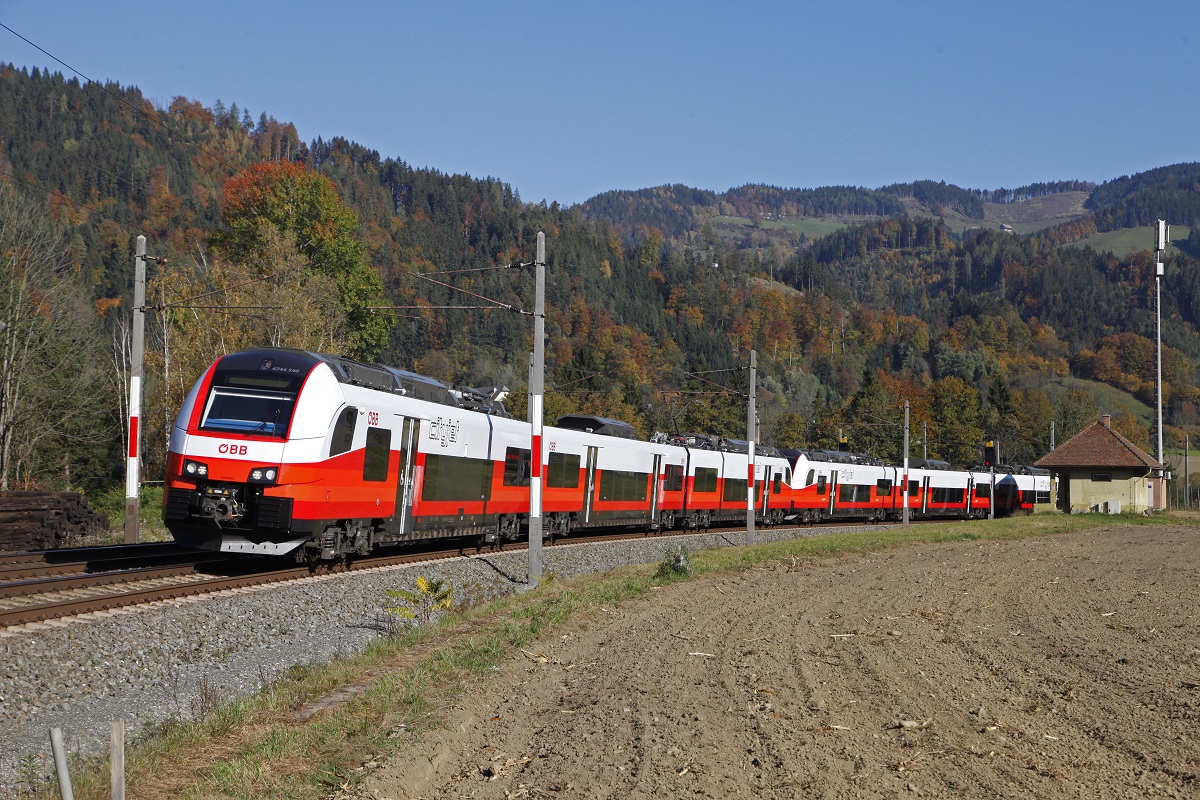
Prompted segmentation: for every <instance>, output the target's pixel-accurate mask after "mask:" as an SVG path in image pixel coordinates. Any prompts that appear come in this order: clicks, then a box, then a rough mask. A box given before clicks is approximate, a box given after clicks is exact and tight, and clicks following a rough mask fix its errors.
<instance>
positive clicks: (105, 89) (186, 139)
mask: <svg viewBox="0 0 1200 800" xmlns="http://www.w3.org/2000/svg"><path fill="white" fill-rule="evenodd" d="M0 28H4V30H6V31H8V32H9V33H11V34H12V35H13V36H16V37H17V38H18V39H20V40H21V41H23V42H25V44H27V45H29V46H30V47H32V48H34V49H35V50H37V51H38V52H40V53H42V54H43V55H45V56H47V57H48V58H52V59H54V60H55V61H57V62H58V63H59V64H61V65H62V66H64V67H66V68H67V69H69V70H70V71H71V72H74V73H75V74H76V75H78V76H79V77H81V78H83V79H84V80H85V81H87V82H88V83H94V84H96V85H97V86H99V87H100V90H101V91H102V92H104V93H105V94H107V95H108V96H109V97H112V98H113V99H114V100H116V101H117V102H118V103H120V104H121V105H123V106H125V107H126V108H128V109H129V110H131V111H133V112H134V113H136V114H139V115H141V116H142V117H144V118H146V119H147V120H149V121H150V122H152V123H153V124H155V125H157V126H158V127H160V128H162V129H163V130H164V131H166V132H167V133H168V134H169V135H171V136H175V137H176V138H178V139H180V140H182V141H184V142H187V143H188V144H190V145H191V146H192V147H195V148H196V149H197V150H199V151H200V152H201V153H204V154H205V155H207V156H209V157H210V158H212V159H215V160H216V161H218V162H220V163H221V164H224V165H225V166H226V167H228V168H229V169H230V170H233V171H237V167H235V166H233V165H232V164H230V163H229V162H228V161H226V160H225V159H223V158H221V157H220V156H219V155H217V154H215V153H212V152H210V151H208V150H206V149H205V148H204V147H202V146H200V145H199V144H198V143H197V142H196V141H195V140H193V139H191V138H189V137H187V136H184V135H183V134H182V133H179V132H178V131H175V130H172V129H171V128H170V127H169V126H168V125H166V124H165V123H164V122H163V121H162V120H160V119H157V118H156V117H154V116H151V115H149V114H147V113H146V112H145V111H142V110H141V109H140V108H138V107H137V106H134V105H132V104H131V103H129V101H127V100H126V99H125V98H124V97H121V96H120V95H119V94H116V93H115V92H111V91H109V89H108V87H106V86H104V85H103V84H102V83H100V82H99V81H96V80H93V79H91V78H89V77H88V76H87V75H84V74H83V73H82V72H80V71H79V70H77V69H75V68H74V67H72V66H71V65H70V64H68V63H67V62H65V61H63V60H62V59H61V58H59V57H58V56H56V55H54V54H53V53H51V52H49V51H47V50H46V49H45V48H43V47H40V46H39V45H37V44H34V43H33V42H31V41H30V40H29V39H27V38H25V37H24V36H22V35H21V34H19V33H17V32H16V31H14V30H13V29H12V28H10V27H8V26H7V25H5V24H4V23H3V22H0Z"/></svg>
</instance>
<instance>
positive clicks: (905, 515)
mask: <svg viewBox="0 0 1200 800" xmlns="http://www.w3.org/2000/svg"><path fill="white" fill-rule="evenodd" d="M902 478H903V480H904V487H903V490H902V492H903V493H902V495H901V496H902V497H903V498H904V511H903V512H902V514H903V517H902V519H903V524H905V525H907V524H908V515H909V511H908V401H907V400H905V401H904V471H903V473H902Z"/></svg>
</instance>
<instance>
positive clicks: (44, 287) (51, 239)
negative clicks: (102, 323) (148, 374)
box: [0, 186, 111, 489]
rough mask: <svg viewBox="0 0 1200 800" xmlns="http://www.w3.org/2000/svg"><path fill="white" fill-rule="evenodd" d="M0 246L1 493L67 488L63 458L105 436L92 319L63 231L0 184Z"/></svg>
mask: <svg viewBox="0 0 1200 800" xmlns="http://www.w3.org/2000/svg"><path fill="white" fill-rule="evenodd" d="M0 248H2V249H0V259H2V260H0V325H2V326H3V327H2V328H0V489H8V488H10V487H12V486H21V487H26V486H33V485H40V484H47V485H58V486H63V485H70V484H71V483H72V481H73V479H72V475H71V466H72V465H71V461H70V458H71V456H70V453H71V452H72V451H73V450H76V449H78V447H79V446H80V445H83V444H85V443H87V444H90V443H91V442H92V441H94V440H96V439H97V438H98V437H102V436H104V435H105V433H108V432H111V429H109V430H106V426H105V425H104V423H103V421H102V417H103V409H102V406H101V403H103V401H104V400H105V398H104V397H103V395H102V394H100V393H98V392H97V391H96V390H95V386H96V384H99V383H101V380H100V377H99V375H98V374H97V372H96V370H95V366H96V361H95V357H96V355H97V351H96V342H98V341H100V339H101V337H99V336H97V335H96V325H95V314H94V313H93V312H92V309H91V308H90V306H89V304H88V301H87V293H86V288H85V287H84V286H83V284H82V282H81V281H80V280H79V278H78V275H77V274H76V272H75V270H74V269H73V267H72V265H71V264H70V261H69V259H68V250H67V247H66V244H65V239H64V237H63V234H62V232H61V231H60V230H59V229H58V228H56V227H55V226H54V225H53V224H52V223H51V222H50V221H49V215H48V214H47V212H46V209H45V208H44V207H42V206H41V205H40V204H39V203H36V202H34V201H32V200H30V199H28V198H26V197H23V196H21V195H19V194H17V193H16V192H15V191H14V190H12V189H11V188H9V187H7V186H0ZM68 438H70V439H71V441H70V444H72V445H74V446H75V447H72V448H68V446H67V444H68ZM80 477H82V476H81V475H80V472H79V469H78V468H76V471H75V475H74V480H78V479H79V478H80Z"/></svg>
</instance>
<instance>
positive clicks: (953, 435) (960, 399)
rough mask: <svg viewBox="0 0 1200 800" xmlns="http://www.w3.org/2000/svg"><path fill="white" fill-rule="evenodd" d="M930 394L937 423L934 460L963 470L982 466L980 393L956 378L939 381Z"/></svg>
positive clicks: (935, 426) (935, 425)
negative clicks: (972, 466)
mask: <svg viewBox="0 0 1200 800" xmlns="http://www.w3.org/2000/svg"><path fill="white" fill-rule="evenodd" d="M929 391H930V395H931V398H932V401H931V411H932V415H933V421H934V425H933V428H934V430H933V437H932V438H933V443H932V445H931V446H930V448H929V451H930V452H929V454H930V456H932V457H933V458H940V459H943V460H945V461H949V462H950V463H951V464H957V465H959V466H970V465H972V464H977V463H979V456H980V447H982V445H983V429H982V428H980V427H979V392H977V391H976V390H975V388H974V387H972V386H970V385H968V384H967V382H966V381H964V380H962V379H961V378H956V377H953V376H951V377H948V378H942V379H941V380H940V381H935V382H934V384H933V385H932V386H930V387H929Z"/></svg>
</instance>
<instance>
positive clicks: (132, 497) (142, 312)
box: [125, 236, 146, 544]
mask: <svg viewBox="0 0 1200 800" xmlns="http://www.w3.org/2000/svg"><path fill="white" fill-rule="evenodd" d="M132 333H133V348H132V351H131V353H130V357H131V362H132V363H131V364H130V368H129V453H128V458H127V460H126V467H125V544H137V542H138V540H139V538H140V525H139V514H140V501H139V490H140V488H141V471H140V469H139V464H140V457H141V447H140V443H141V426H140V425H139V422H140V419H141V415H142V360H143V357H144V356H143V350H144V349H145V342H146V237H145V236H139V237H137V255H135V256H134V258H133V331H132Z"/></svg>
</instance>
